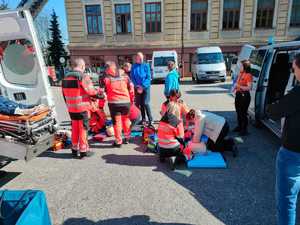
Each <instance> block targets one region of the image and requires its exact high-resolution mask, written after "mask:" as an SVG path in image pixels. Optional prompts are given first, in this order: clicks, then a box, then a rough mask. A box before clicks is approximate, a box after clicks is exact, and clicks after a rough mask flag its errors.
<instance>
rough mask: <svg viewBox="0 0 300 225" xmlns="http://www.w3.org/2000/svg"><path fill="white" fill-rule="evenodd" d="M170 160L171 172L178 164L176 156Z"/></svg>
mask: <svg viewBox="0 0 300 225" xmlns="http://www.w3.org/2000/svg"><path fill="white" fill-rule="evenodd" d="M169 160H170V162H169V163H170V169H171V170H175V164H176V156H172V157H170V158H169Z"/></svg>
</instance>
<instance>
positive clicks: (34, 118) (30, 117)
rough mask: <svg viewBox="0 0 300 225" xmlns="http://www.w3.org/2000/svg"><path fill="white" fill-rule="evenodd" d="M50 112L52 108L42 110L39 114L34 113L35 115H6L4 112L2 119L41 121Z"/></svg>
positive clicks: (0, 116)
mask: <svg viewBox="0 0 300 225" xmlns="http://www.w3.org/2000/svg"><path fill="white" fill-rule="evenodd" d="M49 112H50V110H46V111H41V112H39V113H38V114H34V115H28V116H17V115H13V116H10V115H4V114H0V120H2V121H29V122H36V121H40V120H42V119H44V118H45V117H46V116H47V115H48V113H49Z"/></svg>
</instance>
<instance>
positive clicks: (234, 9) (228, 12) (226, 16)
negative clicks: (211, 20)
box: [223, 0, 241, 30]
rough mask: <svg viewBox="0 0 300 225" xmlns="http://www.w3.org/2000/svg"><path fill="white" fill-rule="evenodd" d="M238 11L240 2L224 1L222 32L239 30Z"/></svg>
mask: <svg viewBox="0 0 300 225" xmlns="http://www.w3.org/2000/svg"><path fill="white" fill-rule="evenodd" d="M240 10H241V1H240V0H224V7H223V30H235V29H239V21H240Z"/></svg>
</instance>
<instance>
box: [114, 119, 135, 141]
mask: <svg viewBox="0 0 300 225" xmlns="http://www.w3.org/2000/svg"><path fill="white" fill-rule="evenodd" d="M114 121H115V124H114V131H115V139H116V143H117V144H122V142H123V141H122V131H123V133H124V137H125V138H128V139H129V138H130V135H131V132H130V124H131V122H130V119H129V115H125V116H124V115H120V114H119V115H115V116H114Z"/></svg>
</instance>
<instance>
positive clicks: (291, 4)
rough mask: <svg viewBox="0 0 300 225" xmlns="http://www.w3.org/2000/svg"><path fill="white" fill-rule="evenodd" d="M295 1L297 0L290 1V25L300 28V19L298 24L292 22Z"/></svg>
mask: <svg viewBox="0 0 300 225" xmlns="http://www.w3.org/2000/svg"><path fill="white" fill-rule="evenodd" d="M294 2H295V0H291V2H290V8H289V21H288V27H290V28H300V21H299V24H298V25H293V24H292V16H293V5H294ZM299 8H300V2H299ZM299 13H300V11H299Z"/></svg>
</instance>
